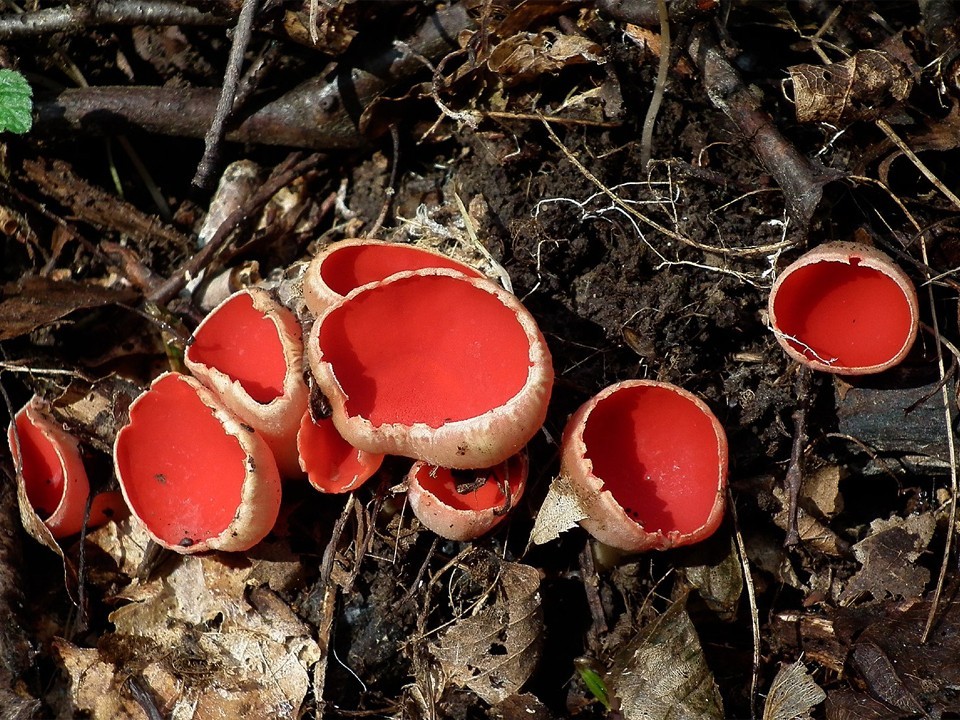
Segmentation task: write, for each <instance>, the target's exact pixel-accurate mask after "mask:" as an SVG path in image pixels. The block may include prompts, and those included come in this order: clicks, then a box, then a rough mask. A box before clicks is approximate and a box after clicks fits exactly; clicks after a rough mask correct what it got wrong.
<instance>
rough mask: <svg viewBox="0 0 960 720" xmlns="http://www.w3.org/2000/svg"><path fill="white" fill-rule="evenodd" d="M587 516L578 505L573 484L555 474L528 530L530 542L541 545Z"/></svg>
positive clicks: (555, 537)
mask: <svg viewBox="0 0 960 720" xmlns="http://www.w3.org/2000/svg"><path fill="white" fill-rule="evenodd" d="M585 517H587V513H586V512H584V510H583V508H582V506H581V505H580V499H579V498H578V497H577V494H576V493H575V492H574V491H573V486H571V485H570V483H569V482H568V481H567V479H566V478H565V477H563V476H562V475H561V476H557V477H555V478H554V479H553V482H551V483H550V489H549V490H547V496H546V497H545V498H544V499H543V505H541V506H540V510H539V511H538V512H537V518H536V520H535V521H534V523H533V530H531V531H530V542H532V543H533V544H534V545H543V544H544V543H548V542H550V541H551V540H556V539H557V538H558V537H560V533H562V532H566V531H567V530H570V529H571V528H575V527H576V526H577V523H578V522H580V521H581V520H583V519H584V518H585Z"/></svg>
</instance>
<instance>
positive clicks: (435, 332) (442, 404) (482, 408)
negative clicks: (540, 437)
mask: <svg viewBox="0 0 960 720" xmlns="http://www.w3.org/2000/svg"><path fill="white" fill-rule="evenodd" d="M307 356H308V358H309V360H310V366H311V369H312V371H313V374H314V377H315V378H316V380H317V384H318V385H319V387H320V389H321V390H322V391H323V392H324V394H325V395H326V396H327V399H328V400H329V401H330V404H331V407H332V409H333V422H334V424H335V425H336V427H337V430H339V431H340V434H341V435H343V437H344V438H345V439H346V440H347V442H348V443H350V444H351V445H353V446H354V447H357V448H360V449H362V450H366V451H367V452H372V453H384V454H393V455H403V456H405V457H412V458H415V459H418V460H423V461H425V462H427V463H430V464H432V465H439V466H441V467H448V468H481V467H491V466H493V465H496V464H497V463H500V462H503V461H504V460H506V459H507V458H509V457H510V456H511V455H514V454H515V453H517V452H519V450H520V448H522V447H523V446H524V445H526V443H527V441H528V440H530V438H531V437H533V435H534V434H535V433H536V432H537V430H538V429H539V428H540V426H541V425H542V424H543V420H544V417H545V416H546V412H547V403H548V401H549V398H550V391H551V387H552V384H553V366H552V364H551V360H550V352H549V350H548V349H547V345H546V342H545V341H544V339H543V335H542V334H541V333H540V330H539V329H538V328H537V325H536V322H535V321H534V319H533V317H532V316H531V315H530V313H529V312H527V310H526V309H525V308H524V307H523V305H521V304H520V301H519V300H518V299H517V298H516V297H514V296H513V295H512V294H510V293H508V292H506V291H505V290H503V289H501V288H500V287H499V286H497V285H496V284H494V283H492V282H490V281H489V280H485V279H481V278H468V277H466V276H465V275H463V274H461V273H459V272H457V271H454V270H445V269H426V270H418V271H412V272H404V273H398V274H396V275H393V276H391V277H389V278H387V279H386V280H382V281H380V282H377V283H371V284H368V285H365V286H363V287H360V288H357V289H356V290H353V291H352V292H351V293H350V294H349V295H347V296H346V298H344V299H343V300H341V301H340V302H339V303H337V304H336V305H333V306H331V307H330V308H328V309H327V310H326V311H325V312H324V314H323V315H321V316H320V317H319V318H317V321H316V322H315V323H314V326H313V330H312V331H311V334H310V338H309V340H308V342H307Z"/></svg>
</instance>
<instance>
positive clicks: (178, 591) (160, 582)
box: [62, 527, 320, 720]
mask: <svg viewBox="0 0 960 720" xmlns="http://www.w3.org/2000/svg"><path fill="white" fill-rule="evenodd" d="M118 535H119V536H118ZM122 535H123V527H121V531H120V533H111V532H109V531H105V532H102V533H99V536H96V535H95V539H96V540H97V542H98V544H100V545H101V547H103V548H104V549H106V550H107V551H108V552H110V554H111V555H113V556H114V557H115V558H118V559H119V562H121V563H122V565H123V566H124V567H128V568H130V567H135V566H136V564H137V563H136V560H137V558H138V557H141V556H142V548H141V543H142V541H143V538H140V537H136V536H135V534H133V533H131V534H129V536H128V537H123V536H122ZM260 562H262V561H260ZM257 567H259V564H258V561H256V560H254V561H251V560H250V559H248V558H235V557H227V556H224V555H216V554H214V555H207V556H204V557H196V556H190V557H184V558H180V559H178V562H177V564H176V565H175V566H174V567H173V569H172V570H171V571H170V573H169V574H167V575H166V576H165V577H163V578H162V579H157V580H152V581H150V582H148V583H145V584H144V585H141V586H137V585H134V586H133V588H132V589H131V590H129V591H128V592H127V593H126V595H127V597H133V598H137V601H136V602H131V603H130V604H128V605H125V606H123V607H121V608H119V609H118V610H116V611H114V612H113V613H112V614H111V616H110V620H111V621H112V622H113V623H114V625H115V627H116V632H115V633H109V634H107V635H105V636H104V637H103V638H101V641H100V642H99V643H98V650H96V651H82V652H77V653H73V654H71V652H72V649H71V648H69V647H67V648H66V650H65V654H63V653H62V657H63V660H64V667H65V669H66V670H67V671H68V673H70V675H71V682H72V697H73V701H74V703H75V706H76V709H78V710H83V711H85V712H90V713H92V714H93V717H94V718H114V717H123V715H117V714H111V713H114V712H115V710H116V708H120V707H124V704H125V703H126V702H127V698H128V697H129V690H128V689H127V688H125V687H124V686H123V680H124V679H125V677H126V676H127V675H130V674H131V673H132V672H136V673H137V675H138V676H139V678H140V680H141V681H142V683H143V684H144V685H145V687H146V688H147V689H148V691H149V692H150V694H151V695H152V696H153V697H154V699H155V700H156V701H157V703H158V706H160V707H162V708H163V710H164V712H165V714H166V715H167V716H175V717H178V718H183V719H184V720H187V719H189V720H203V719H205V718H220V717H251V718H252V717H270V718H295V717H299V715H298V713H299V710H300V706H301V704H302V703H303V700H304V697H305V696H306V694H307V690H308V687H309V682H310V680H309V668H310V666H311V665H313V664H314V663H315V662H316V661H317V660H318V659H319V657H320V649H319V646H318V645H317V643H316V642H315V641H314V639H313V637H312V633H311V630H310V628H309V627H308V626H307V625H305V624H304V623H303V621H301V620H300V618H299V617H298V616H297V615H296V614H295V613H294V612H293V610H291V609H290V608H289V607H288V606H287V604H286V603H285V602H284V601H283V600H281V599H280V597H279V596H277V595H276V594H274V593H273V592H272V591H270V590H268V589H266V588H264V587H256V584H258V583H257V581H256V580H255V578H254V571H255V569H256V568H257ZM268 574H269V573H268ZM252 585H253V586H254V587H253V588H252V589H251V586H252ZM65 647H66V646H65ZM141 647H147V648H163V649H164V650H163V651H161V652H157V651H153V652H149V653H142V652H140V651H139V650H137V648H141ZM110 648H112V650H111V651H109V652H108V651H107V649H110ZM91 652H94V653H97V652H99V656H97V657H93V656H91V655H90V653H91ZM121 669H125V670H124V672H125V675H124V676H123V677H120V675H119V672H120V670H121Z"/></svg>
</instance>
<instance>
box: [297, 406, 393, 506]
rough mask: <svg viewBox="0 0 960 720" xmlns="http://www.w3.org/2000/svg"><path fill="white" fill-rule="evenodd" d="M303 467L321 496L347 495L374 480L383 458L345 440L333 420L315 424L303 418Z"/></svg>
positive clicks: (300, 444)
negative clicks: (372, 478) (328, 494)
mask: <svg viewBox="0 0 960 720" xmlns="http://www.w3.org/2000/svg"><path fill="white" fill-rule="evenodd" d="M297 446H298V447H299V449H300V467H302V468H303V471H304V472H305V473H307V479H308V480H309V481H310V484H311V485H313V487H315V488H316V489H317V490H319V491H320V492H322V493H348V492H352V491H354V490H356V489H357V488H358V487H360V486H361V485H363V484H364V483H365V482H366V481H367V480H369V479H370V478H371V477H373V475H374V473H376V472H377V470H379V469H380V465H381V464H382V463H383V455H379V454H376V453H368V452H364V451H363V450H358V449H357V448H355V447H353V446H352V445H351V444H350V443H348V442H347V441H346V440H344V439H343V437H342V436H341V435H340V433H339V432H337V428H336V427H334V425H333V420H331V419H330V418H321V419H319V420H315V419H314V417H313V415H312V414H311V413H310V412H309V411H307V412H305V413H304V414H303V422H302V423H301V425H300V433H299V434H298V435H297Z"/></svg>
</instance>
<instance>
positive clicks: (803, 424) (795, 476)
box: [783, 365, 813, 548]
mask: <svg viewBox="0 0 960 720" xmlns="http://www.w3.org/2000/svg"><path fill="white" fill-rule="evenodd" d="M812 379H813V371H812V370H811V369H810V368H808V367H807V366H806V365H800V366H799V368H798V370H797V381H796V383H794V386H793V389H794V396H795V397H796V401H797V404H796V407H795V408H794V411H793V445H792V447H791V448H790V465H789V466H788V467H787V476H786V478H784V481H783V482H784V485H785V487H786V490H787V498H788V503H789V504H788V506H787V537H786V539H785V540H784V541H783V546H784V547H788V548H790V547H794V546H796V545H797V544H798V543H799V542H800V533H799V532H798V531H797V514H798V512H799V502H800V488H801V487H802V486H803V466H804V457H803V452H804V446H805V445H806V442H807V410H808V409H809V405H810V402H809V397H810V386H811V384H812Z"/></svg>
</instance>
